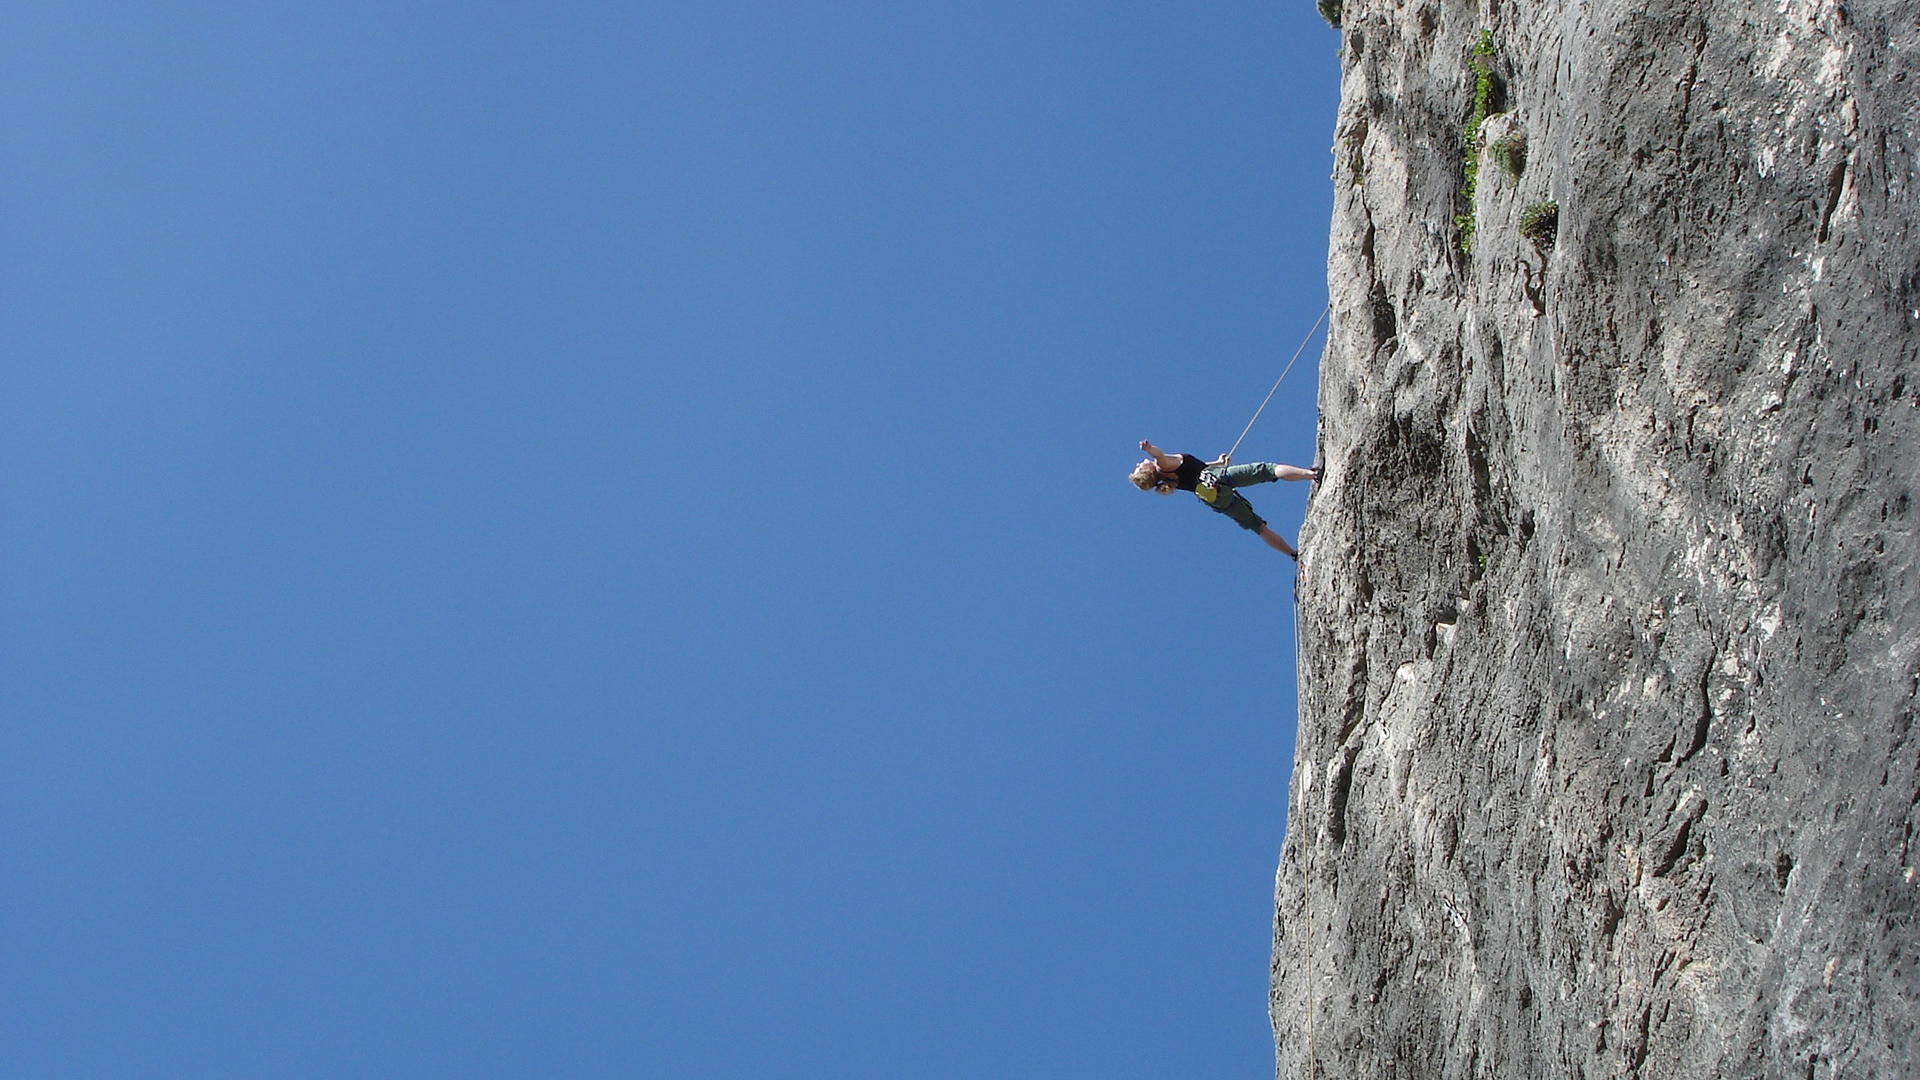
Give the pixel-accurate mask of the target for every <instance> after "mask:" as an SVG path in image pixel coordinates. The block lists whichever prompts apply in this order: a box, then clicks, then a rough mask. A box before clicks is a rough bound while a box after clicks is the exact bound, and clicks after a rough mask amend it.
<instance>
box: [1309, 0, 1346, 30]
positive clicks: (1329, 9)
mask: <svg viewBox="0 0 1920 1080" xmlns="http://www.w3.org/2000/svg"><path fill="white" fill-rule="evenodd" d="M1314 6H1315V7H1317V8H1319V9H1320V17H1321V18H1323V19H1325V20H1327V25H1328V26H1331V27H1333V28H1334V29H1335V30H1338V29H1340V16H1342V15H1344V14H1346V12H1345V11H1343V10H1342V8H1343V7H1344V6H1345V4H1344V3H1343V0H1318V2H1317V3H1316V4H1314Z"/></svg>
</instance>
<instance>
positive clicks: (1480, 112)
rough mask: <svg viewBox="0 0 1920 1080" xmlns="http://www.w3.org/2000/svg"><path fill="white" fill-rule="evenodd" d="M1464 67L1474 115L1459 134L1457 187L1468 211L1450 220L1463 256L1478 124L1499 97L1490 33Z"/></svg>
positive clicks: (1475, 175)
mask: <svg viewBox="0 0 1920 1080" xmlns="http://www.w3.org/2000/svg"><path fill="white" fill-rule="evenodd" d="M1467 67H1468V68H1469V69H1470V70H1471V71H1472V72H1473V112H1472V113H1471V114H1469V115H1468V117H1467V128H1466V130H1465V131H1464V132H1462V133H1461V136H1462V138H1461V141H1462V142H1464V143H1465V144H1466V151H1467V165H1466V170H1465V173H1466V175H1465V177H1464V178H1463V180H1462V182H1461V185H1460V194H1461V195H1462V196H1464V197H1465V198H1466V200H1467V212H1466V213H1464V214H1460V215H1458V216H1456V217H1455V218H1454V219H1453V223H1454V226H1455V227H1457V228H1458V229H1459V230H1460V250H1461V252H1463V253H1465V254H1469V255H1470V254H1472V253H1473V229H1474V225H1475V224H1476V222H1475V220H1474V216H1473V193H1474V189H1475V188H1477V187H1478V186H1479V184H1480V125H1481V124H1484V123H1486V121H1487V117H1488V116H1490V115H1492V114H1493V112H1494V111H1495V108H1494V106H1495V104H1496V102H1497V101H1498V99H1499V96H1500V89H1501V88H1500V76H1498V75H1496V74H1494V72H1493V31H1492V30H1488V29H1483V30H1481V31H1480V40H1479V41H1476V42H1474V45H1473V48H1472V49H1470V50H1469V51H1468V52H1467Z"/></svg>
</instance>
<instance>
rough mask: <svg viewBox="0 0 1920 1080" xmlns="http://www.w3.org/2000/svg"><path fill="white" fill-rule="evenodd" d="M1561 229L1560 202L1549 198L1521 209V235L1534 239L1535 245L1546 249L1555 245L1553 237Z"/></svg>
mask: <svg viewBox="0 0 1920 1080" xmlns="http://www.w3.org/2000/svg"><path fill="white" fill-rule="evenodd" d="M1559 231H1560V204H1559V203H1557V202H1555V201H1553V200H1552V199H1548V200H1546V201H1544V202H1537V203H1534V204H1533V205H1532V206H1529V207H1527V208H1526V209H1525V210H1522V211H1520V235H1521V236H1524V237H1526V238H1527V239H1529V240H1531V241H1533V246H1534V247H1537V248H1540V249H1541V250H1543V251H1544V250H1546V249H1547V248H1550V247H1552V246H1553V238H1554V236H1555V235H1556V234H1557V233H1559Z"/></svg>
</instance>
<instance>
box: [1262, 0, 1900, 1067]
mask: <svg viewBox="0 0 1920 1080" xmlns="http://www.w3.org/2000/svg"><path fill="white" fill-rule="evenodd" d="M1342 18H1343V22H1344V31H1345V32H1344V39H1343V45H1342V49H1341V58H1342V64H1343V70H1344V76H1343V78H1344V82H1343V96H1342V104H1341V108H1340V114H1339V120H1338V126H1337V129H1336V132H1335V146H1334V155H1335V176H1334V181H1335V186H1336V189H1337V192H1336V199H1335V206H1336V209H1335V213H1334V220H1333V229H1332V244H1331V253H1330V257H1329V279H1330V281H1331V284H1332V290H1333V292H1332V295H1333V309H1334V320H1333V328H1334V329H1333V332H1332V336H1331V339H1330V342H1329V345H1328V348H1327V352H1326V354H1325V356H1324V358H1323V361H1322V375H1321V378H1322V384H1321V385H1322V389H1321V402H1320V407H1321V432H1320V436H1321V448H1322V455H1323V457H1324V460H1325V462H1326V464H1327V467H1328V479H1327V482H1326V484H1325V485H1324V486H1323V487H1322V488H1320V490H1319V491H1318V493H1317V494H1316V496H1315V498H1314V500H1313V503H1312V506H1311V508H1310V510H1309V513H1308V518H1307V523H1306V526H1305V528H1304V530H1303V532H1302V547H1303V549H1304V551H1305V556H1304V561H1303V563H1302V566H1301V574H1300V582H1299V597H1300V604H1301V607H1300V620H1301V642H1302V644H1301V656H1300V683H1301V722H1300V723H1301V726H1300V745H1299V754H1298V760H1297V763H1296V767H1295V772H1294V776H1293V796H1292V798H1293V801H1292V805H1291V812H1290V815H1289V829H1288V836H1287V841H1286V847H1285V851H1284V853H1283V857H1282V864H1281V866H1280V872H1279V876H1278V881H1277V910H1276V919H1275V930H1274V963H1273V996H1272V1011H1273V1021H1274V1031H1275V1036H1276V1043H1277V1048H1278V1067H1279V1074H1280V1075H1281V1076H1283V1077H1306V1076H1309V1075H1310V1073H1309V1058H1310V1057H1311V1058H1312V1060H1313V1062H1314V1063H1315V1065H1316V1066H1317V1071H1316V1072H1315V1073H1314V1075H1320V1076H1329V1077H1380V1078H1414V1077H1450V1078H1451V1077H1595V1078H1598V1077H1618V1076H1643V1077H1661V1078H1667V1077H1730V1078H1739V1077H1783V1078H1785V1077H1791V1078H1793V1080H1806V1078H1815V1080H1827V1078H1829V1077H1897V1076H1920V1038H1917V1037H1916V1036H1917V1034H1920V921H1916V915H1917V914H1920V840H1916V838H1915V836H1914V831H1915V825H1916V820H1917V819H1920V812H1917V811H1916V801H1917V800H1920V733H1916V732H1914V730H1913V725H1914V717H1915V712H1916V710H1920V698H1917V697H1916V694H1917V693H1920V679H1917V678H1916V673H1917V672H1920V590H1916V569H1915V555H1916V543H1915V521H1916V515H1917V514H1920V511H1917V510H1916V507H1915V506H1914V491H1913V488H1914V487H1915V485H1916V482H1920V356H1917V355H1916V347H1920V231H1917V226H1920V215H1917V214H1916V199H1917V198H1920V174H1917V173H1916V157H1915V155H1916V151H1917V150H1920V146H1917V145H1916V144H1920V0H1857V2H1856V0H1847V2H1845V3H1836V2H1833V0H1762V2H1760V3H1758V4H1748V3H1746V2H1743V0H1698V2H1691V0H1661V2H1654V0H1589V2H1584V3H1582V2H1577V0H1527V2H1525V3H1495V4H1492V5H1491V6H1487V5H1485V4H1482V5H1479V6H1475V5H1468V4H1462V3H1459V2H1457V0H1434V2H1425V3H1423V2H1419V0H1413V2H1402V3H1396V2H1395V0H1347V2H1346V4H1345V7H1344V12H1343V13H1342ZM1483 29H1484V30H1486V31H1489V33H1487V34H1486V36H1485V37H1484V38H1483V36H1482V31H1483ZM1483 41H1484V42H1485V46H1481V43H1482V42H1483ZM1477 48H1479V49H1480V50H1481V51H1479V52H1478V53H1477V54H1476V49H1477ZM1476 55H1478V56H1480V57H1482V58H1483V59H1484V65H1485V66H1486V67H1487V68H1489V69H1490V70H1491V71H1492V72H1493V76H1492V77H1490V78H1488V79H1484V80H1481V87H1480V89H1481V91H1482V92H1483V97H1484V99H1485V110H1484V111H1487V112H1491V113H1502V112H1504V114H1505V118H1504V119H1499V120H1496V121H1493V122H1490V123H1488V124H1485V125H1482V126H1481V132H1480V134H1481V135H1482V136H1483V137H1494V138H1498V139H1501V140H1506V146H1505V149H1506V150H1507V151H1511V150H1514V149H1518V148H1520V147H1521V145H1522V144H1524V150H1523V157H1524V169H1523V171H1521V172H1520V173H1519V175H1518V176H1517V178H1516V177H1512V176H1511V175H1510V174H1509V170H1508V169H1507V168H1503V167H1500V166H1499V165H1498V164H1496V163H1495V161H1494V160H1493V159H1494V157H1495V155H1494V154H1493V153H1492V151H1491V150H1488V151H1483V152H1482V153H1481V154H1480V159H1481V164H1480V171H1479V177H1478V185H1477V189H1476V191H1475V195H1474V198H1473V200H1472V202H1471V203H1469V202H1468V201H1467V199H1466V198H1465V196H1464V195H1463V189H1464V187H1465V184H1464V182H1463V175H1462V170H1463V167H1464V163H1465V157H1466V155H1465V153H1464V147H1463V131H1464V129H1466V128H1467V127H1468V124H1469V122H1470V120H1472V118H1473V113H1474V109H1475V104H1474V99H1475V93H1476V78H1475V72H1474V64H1475V62H1476V59H1475V58H1476ZM1516 133H1518V135H1519V141H1518V142H1515V141H1512V140H1513V136H1514V135H1515V134H1516ZM1502 157H1503V160H1505V161H1507V163H1508V164H1509V165H1518V164H1520V162H1519V161H1516V160H1514V159H1513V155H1511V154H1503V155H1502ZM1547 200H1553V201H1555V202H1557V204H1558V219H1557V229H1556V228H1555V227H1554V226H1553V223H1552V222H1551V220H1550V219H1548V218H1547V215H1546V214H1545V212H1544V209H1543V210H1538V211H1536V212H1535V213H1534V214H1533V215H1532V217H1533V219H1535V220H1534V229H1533V232H1534V234H1535V235H1536V236H1538V237H1540V243H1539V244H1536V243H1535V242H1533V241H1529V240H1528V239H1526V238H1524V237H1523V236H1522V235H1521V234H1520V226H1521V218H1522V216H1523V214H1524V213H1525V212H1526V211H1527V209H1528V208H1529V207H1532V206H1535V205H1536V204H1540V203H1543V202H1545V201H1547ZM1469 213H1470V214H1471V219H1472V220H1473V221H1474V222H1475V228H1474V231H1473V240H1472V250H1471V254H1466V253H1463V252H1462V250H1461V237H1462V233H1463V231H1464V225H1463V222H1462V220H1461V217H1462V215H1467V214H1469ZM1549 245H1550V246H1549Z"/></svg>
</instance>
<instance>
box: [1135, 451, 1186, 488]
mask: <svg viewBox="0 0 1920 1080" xmlns="http://www.w3.org/2000/svg"><path fill="white" fill-rule="evenodd" d="M1127 479H1129V480H1132V481H1133V486H1134V487H1137V488H1139V489H1140V490H1141V491H1157V492H1159V493H1160V494H1162V495H1171V494H1173V490H1174V488H1175V487H1177V486H1178V483H1177V481H1176V479H1175V478H1174V477H1171V476H1168V475H1167V474H1166V473H1163V472H1161V471H1160V466H1159V464H1158V463H1157V462H1155V461H1154V460H1153V459H1152V458H1148V459H1147V460H1145V461H1142V462H1141V463H1140V464H1138V465H1135V466H1134V467H1133V474H1132V475H1131V476H1129V477H1127Z"/></svg>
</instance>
